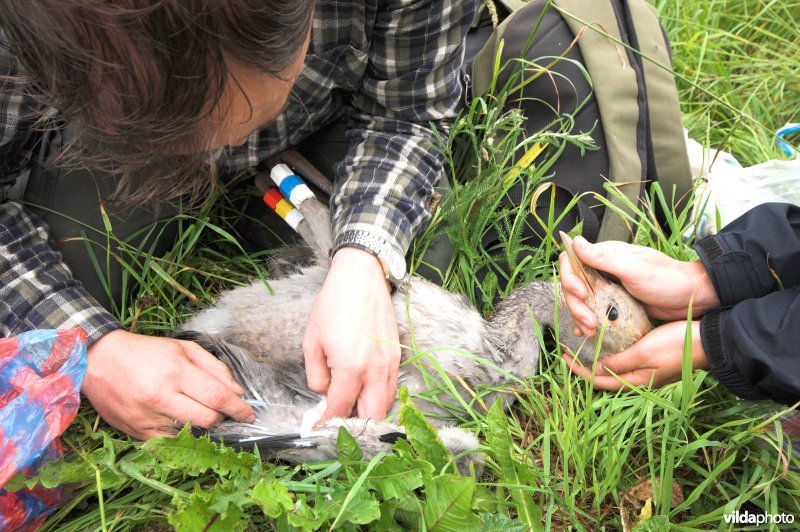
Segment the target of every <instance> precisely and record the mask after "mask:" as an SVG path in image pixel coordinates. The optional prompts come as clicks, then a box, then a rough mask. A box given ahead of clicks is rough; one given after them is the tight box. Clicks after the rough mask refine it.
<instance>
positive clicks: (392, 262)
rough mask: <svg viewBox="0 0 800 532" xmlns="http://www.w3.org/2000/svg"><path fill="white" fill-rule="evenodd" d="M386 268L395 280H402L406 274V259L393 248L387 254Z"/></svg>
mask: <svg viewBox="0 0 800 532" xmlns="http://www.w3.org/2000/svg"><path fill="white" fill-rule="evenodd" d="M386 255H387V256H386V269H387V270H389V275H390V276H391V278H392V279H393V280H395V281H402V280H403V278H404V277H405V276H406V259H405V258H404V257H403V256H402V255H401V254H400V253H398V252H397V251H395V250H391V251H389V252H388V253H387V254H386Z"/></svg>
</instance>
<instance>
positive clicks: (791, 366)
mask: <svg viewBox="0 0 800 532" xmlns="http://www.w3.org/2000/svg"><path fill="white" fill-rule="evenodd" d="M697 251H698V254H699V255H700V258H701V260H702V261H703V263H704V265H705V267H706V270H707V271H708V274H709V276H710V278H711V281H712V282H713V284H714V287H715V288H716V290H717V294H718V295H719V298H720V301H721V302H722V305H723V307H722V308H720V309H718V310H715V311H712V312H710V313H708V314H706V315H705V316H703V318H702V321H701V336H702V341H703V348H704V350H705V353H706V356H707V358H708V361H709V366H710V369H711V372H712V373H713V374H714V375H715V376H716V377H717V378H718V379H719V381H720V382H721V383H722V384H723V385H725V386H726V387H727V388H728V389H730V390H731V391H732V392H733V393H735V394H736V395H738V396H739V397H742V398H745V399H772V400H774V401H778V402H781V403H785V404H794V403H796V402H797V401H800V207H797V206H794V205H790V204H783V203H769V204H765V205H760V206H758V207H756V208H754V209H752V210H750V211H748V212H747V213H746V214H744V215H743V216H742V217H740V218H738V219H737V220H735V221H733V222H732V223H731V224H729V225H728V226H727V227H725V228H724V229H723V230H722V231H721V232H720V233H719V234H718V235H715V236H712V237H708V238H705V239H703V240H702V241H700V242H699V243H698V245H697Z"/></svg>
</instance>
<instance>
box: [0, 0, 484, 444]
mask: <svg viewBox="0 0 800 532" xmlns="http://www.w3.org/2000/svg"><path fill="white" fill-rule="evenodd" d="M475 8H476V6H475V1H474V0H444V1H440V2H434V1H433V0H422V1H419V0H415V1H411V0H389V1H380V2H379V1H375V0H372V1H367V2H363V1H355V0H353V1H340V2H313V1H311V0H298V1H296V2H278V1H274V0H225V1H220V2H212V1H208V0H190V1H186V0H122V1H116V2H109V1H103V0H70V1H68V2H65V1H63V0H0V193H1V194H2V198H0V200H2V201H0V335H2V336H9V335H14V334H18V333H21V332H23V331H26V330H29V329H34V328H58V327H81V328H83V329H84V331H86V333H87V335H88V337H89V342H90V345H89V350H88V372H87V376H86V379H85V381H84V385H83V389H82V391H83V393H84V394H85V395H86V396H87V397H88V399H89V400H90V401H91V402H92V404H93V405H94V407H95V408H96V409H97V411H98V412H99V413H100V415H101V416H102V417H103V418H104V419H105V420H106V421H107V422H108V423H109V424H111V425H112V426H114V427H116V428H119V429H121V430H123V431H125V432H127V433H129V434H131V435H133V436H135V437H138V438H143V439H145V438H150V437H153V436H157V435H161V434H164V433H165V432H169V427H171V426H172V427H174V426H179V425H183V423H185V422H187V421H191V422H192V423H193V424H194V425H198V426H202V427H208V426H210V425H213V424H215V423H216V422H218V421H219V420H220V419H222V417H223V416H224V415H227V416H230V417H233V418H235V419H238V420H249V419H252V417H253V412H252V410H251V409H250V408H249V406H247V405H246V404H245V403H244V402H243V401H242V400H241V399H240V398H239V397H238V396H239V395H241V393H242V390H241V388H240V387H239V386H238V385H237V384H236V383H235V382H234V381H233V379H232V378H231V375H230V373H229V372H228V370H227V368H226V367H225V366H224V365H223V364H222V363H220V362H219V361H217V360H216V359H215V358H214V357H213V356H212V355H210V354H209V353H207V352H206V351H204V350H203V349H201V348H200V347H199V346H197V345H196V344H194V343H191V342H185V341H181V340H175V339H170V338H154V337H145V336H142V335H137V334H132V333H129V332H127V331H125V330H123V329H122V328H121V325H120V323H119V322H118V321H117V320H116V319H115V318H114V317H113V315H112V314H111V313H110V312H109V311H108V309H110V308H113V307H114V306H115V305H120V293H121V290H120V287H119V286H118V283H117V282H116V281H118V280H119V279H120V277H121V273H120V272H121V269H120V267H119V265H112V266H111V267H110V268H109V269H110V272H109V280H108V281H107V282H106V283H103V282H100V281H98V278H97V274H96V272H95V271H94V266H93V264H92V261H91V257H90V255H89V254H88V253H87V251H86V248H87V247H89V248H92V249H95V250H97V249H99V250H101V251H104V252H105V253H110V251H108V250H102V248H101V247H97V246H96V245H95V244H94V243H92V238H91V237H90V238H88V239H87V238H80V237H81V235H82V234H84V233H83V232H84V231H86V232H89V233H90V234H91V231H92V229H91V228H99V229H100V230H102V228H103V227H104V225H103V224H104V223H105V222H106V220H104V218H103V216H104V215H105V213H106V212H107V211H106V207H107V206H108V205H109V204H108V203H106V200H108V199H109V198H110V197H113V198H115V199H117V200H120V201H122V202H124V203H127V204H133V205H134V207H132V208H131V209H130V210H129V211H126V213H125V216H121V215H120V216H112V217H111V223H112V225H113V227H114V230H115V232H117V233H122V234H123V236H126V235H135V234H136V233H137V231H138V230H139V229H140V228H142V227H147V226H149V225H150V224H152V223H153V222H154V220H155V212H156V211H155V207H152V208H151V207H150V205H153V206H155V205H156V204H160V209H161V210H160V213H161V214H163V213H164V212H169V209H170V208H171V207H170V206H169V204H167V203H165V200H170V199H171V200H176V199H178V198H180V199H181V201H186V202H190V203H191V202H197V201H199V200H202V199H203V198H204V197H205V196H206V195H207V193H208V191H209V190H210V189H211V188H212V187H213V186H214V185H215V183H217V182H218V180H219V179H223V180H226V181H228V182H230V181H232V180H241V179H243V178H247V177H252V176H253V175H254V174H255V173H256V172H257V171H258V170H259V169H261V168H263V165H264V164H265V161H266V159H267V158H268V157H270V156H272V155H273V154H275V153H277V152H279V151H281V150H284V149H285V148H287V147H289V146H295V145H298V144H302V143H303V142H304V141H305V142H312V141H309V140H308V139H309V138H311V139H313V138H315V137H314V135H318V134H321V133H322V132H324V131H326V130H329V129H331V128H334V130H335V131H337V133H336V134H335V135H333V136H336V137H341V138H338V139H337V140H338V141H339V142H340V144H342V146H343V149H342V153H341V158H343V160H341V161H340V162H338V164H335V165H333V164H331V165H330V167H329V168H325V170H330V173H331V174H332V175H333V177H334V187H333V192H332V197H331V208H332V213H333V227H334V247H333V249H332V262H331V267H330V271H329V273H328V276H327V278H326V281H325V283H324V286H323V288H322V291H321V293H320V294H319V296H318V299H317V301H316V304H315V306H314V310H313V311H312V315H311V317H310V319H309V323H308V326H307V330H306V335H305V341H304V346H303V347H304V354H305V361H306V374H307V377H308V382H309V386H310V388H311V389H312V390H314V391H317V392H320V393H327V397H328V410H327V411H326V413H325V417H331V416H337V415H350V414H351V413H352V412H353V411H356V412H357V413H358V415H359V416H362V417H375V418H383V417H384V416H385V414H386V411H387V408H388V407H389V405H390V404H391V402H392V400H393V397H394V393H395V389H396V385H397V371H398V364H399V358H400V349H399V347H398V346H397V345H396V342H393V340H396V339H397V337H398V333H397V329H396V323H397V320H396V319H395V317H394V311H393V308H392V306H391V300H390V290H389V288H390V284H391V283H392V282H398V281H400V280H401V279H402V277H403V276H404V274H405V267H404V261H403V257H404V255H405V253H406V251H407V250H408V248H409V246H410V242H411V240H412V239H413V237H414V236H415V235H416V234H418V233H419V231H420V230H421V229H422V228H423V227H424V226H425V224H426V223H427V221H428V219H429V213H428V212H427V210H426V207H427V205H428V203H429V201H430V199H431V197H432V195H433V187H434V186H435V185H437V184H438V183H439V182H440V180H441V179H442V177H443V162H442V158H441V155H440V154H439V152H438V151H437V149H436V147H435V138H436V136H437V134H438V135H442V134H445V133H446V131H447V128H448V126H449V121H450V120H451V119H452V118H453V117H454V114H455V108H456V105H457V102H458V101H459V98H460V95H461V89H460V85H459V79H458V77H459V67H460V65H461V62H462V60H463V54H464V42H463V41H464V37H465V35H466V31H467V29H468V27H469V24H470V22H471V21H472V19H473V16H474V11H475ZM337 128H338V129H337ZM339 131H341V132H344V135H340V134H339V133H338V132H339ZM329 137H330V135H329ZM317 144H322V143H317ZM164 232H165V234H166V233H168V231H167V230H165V231H164ZM75 237H78V238H75ZM76 240H79V241H77V242H76ZM162 240H163V239H162ZM167 240H168V239H167ZM167 243H168V242H167ZM165 245H166V244H165V243H164V242H163V241H162V242H159V246H157V247H156V249H159V248H160V249H164V246H165ZM101 303H102V304H101ZM104 306H105V308H104ZM377 339H383V340H377ZM165 427H166V429H165Z"/></svg>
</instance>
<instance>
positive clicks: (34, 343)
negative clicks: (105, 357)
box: [0, 329, 86, 530]
mask: <svg viewBox="0 0 800 532" xmlns="http://www.w3.org/2000/svg"><path fill="white" fill-rule="evenodd" d="M85 374H86V335H85V334H84V332H83V331H82V330H80V329H69V330H60V331H54V330H36V331H30V332H26V333H23V334H21V335H19V336H17V337H13V338H7V339H2V340H0V530H20V529H31V528H35V527H36V526H38V525H39V524H41V522H42V521H43V520H44V518H45V517H46V516H47V514H48V513H50V512H51V511H53V510H54V509H55V507H56V506H57V504H58V502H59V500H60V498H61V490H60V489H59V488H55V489H45V488H41V487H37V488H34V489H33V490H27V489H26V490H20V491H16V492H7V491H6V490H5V489H3V486H5V483H6V482H7V481H8V480H9V479H10V478H12V477H13V476H14V475H16V474H17V473H19V472H22V473H24V474H27V475H31V474H33V473H35V471H36V469H37V468H38V466H39V465H41V464H42V463H44V462H47V461H49V460H54V459H57V458H60V457H61V456H62V452H61V444H60V441H59V436H60V435H61V434H62V433H63V432H64V431H65V430H66V429H67V427H68V426H69V424H70V423H72V421H73V420H74V419H75V415H76V414H77V413H78V407H79V406H80V394H79V391H80V386H81V383H82V382H83V377H84V375H85Z"/></svg>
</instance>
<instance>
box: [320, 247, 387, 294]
mask: <svg viewBox="0 0 800 532" xmlns="http://www.w3.org/2000/svg"><path fill="white" fill-rule="evenodd" d="M330 269H331V271H333V270H336V271H339V270H346V271H347V272H349V273H350V274H354V275H357V276H358V277H359V278H361V279H363V280H364V281H366V282H367V283H383V284H385V285H386V288H387V290H391V288H392V284H391V283H390V282H389V280H388V279H387V278H386V274H385V273H384V270H383V266H382V265H381V262H380V260H379V259H378V257H377V256H375V255H374V254H372V253H370V252H368V251H365V250H363V249H361V248H357V247H353V246H343V247H341V248H339V249H338V250H336V252H335V253H334V255H333V258H332V259H331V268H330Z"/></svg>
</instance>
